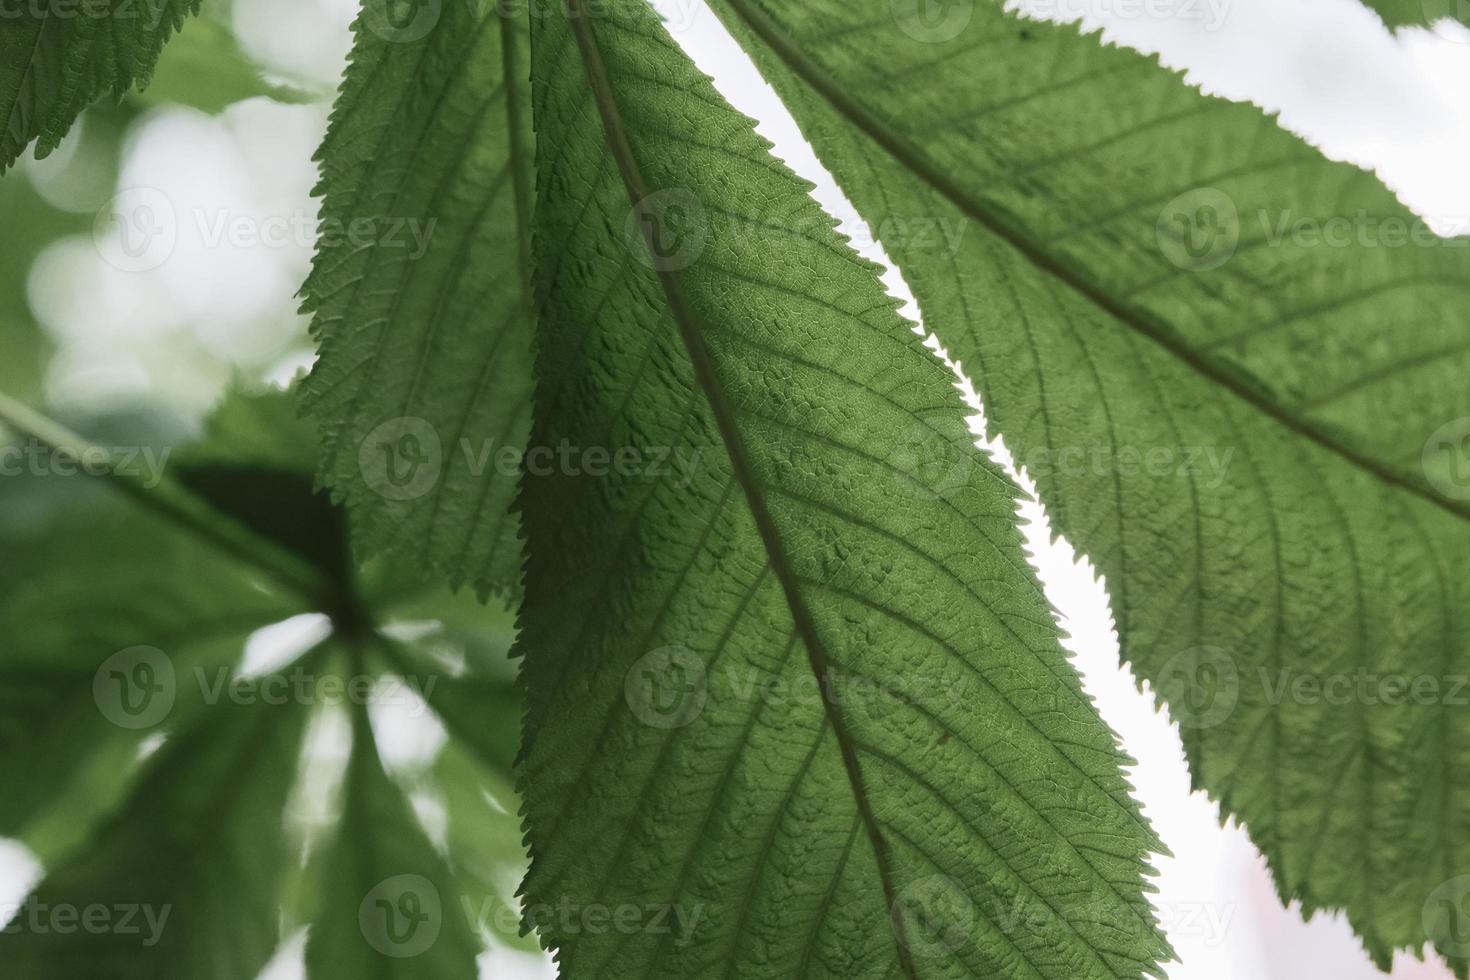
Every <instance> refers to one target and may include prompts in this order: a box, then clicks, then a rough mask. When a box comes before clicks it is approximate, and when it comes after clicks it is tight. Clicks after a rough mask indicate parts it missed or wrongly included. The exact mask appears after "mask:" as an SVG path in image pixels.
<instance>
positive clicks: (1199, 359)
mask: <svg viewBox="0 0 1470 980" xmlns="http://www.w3.org/2000/svg"><path fill="white" fill-rule="evenodd" d="M724 2H725V3H726V4H727V5H728V6H729V8H730V9H731V10H732V11H733V12H734V13H735V15H736V16H738V17H739V18H740V19H741V20H742V21H743V22H744V23H745V25H746V26H747V27H749V28H750V30H751V31H752V32H754V34H755V35H756V36H757V37H759V38H760V39H761V40H762V41H764V42H765V43H766V45H767V46H768V47H769V48H770V49H771V50H772V52H774V53H775V55H776V56H777V57H778V58H780V59H781V61H782V62H783V63H784V64H785V65H786V67H787V68H789V69H790V70H791V71H792V72H793V73H794V74H795V75H796V76H797V77H798V78H800V79H801V80H802V81H803V82H805V83H806V84H807V85H808V86H810V87H811V88H812V89H813V90H814V91H815V92H817V94H819V95H820V96H822V98H823V99H825V100H826V101H827V103H828V104H829V105H831V106H832V108H833V109H834V110H836V111H837V112H838V113H839V114H840V115H841V116H842V117H843V118H845V119H846V120H847V121H848V122H850V123H851V124H853V125H854V126H855V127H857V128H858V129H859V130H860V131H861V132H862V133H864V134H865V135H866V136H867V137H868V138H870V139H871V140H873V142H875V143H877V144H878V145H879V146H880V147H882V148H883V150H884V151H885V152H887V153H888V154H889V155H890V156H891V157H893V159H894V160H895V161H897V162H898V163H899V164H900V165H902V166H903V167H904V168H905V169H907V170H908V171H910V172H911V173H912V174H913V175H914V176H915V177H917V178H919V179H920V180H921V181H923V182H924V183H925V184H927V185H928V186H929V187H930V188H931V189H932V190H934V191H935V192H937V193H938V194H939V195H940V196H942V197H943V198H944V199H945V200H947V201H948V202H949V203H950V204H951V205H953V206H954V207H955V208H956V209H958V210H959V211H960V213H962V214H964V215H965V216H966V217H968V218H969V219H971V220H972V221H975V222H976V223H977V224H979V225H981V226H982V227H984V228H985V229H986V230H987V231H989V232H990V233H991V234H993V235H995V236H996V237H998V238H1000V239H1001V240H1002V241H1004V242H1005V243H1006V244H1008V245H1010V246H1011V247H1012V248H1014V249H1015V250H1016V251H1017V252H1018V253H1019V254H1020V255H1021V257H1022V258H1023V259H1025V260H1026V261H1027V262H1028V263H1030V264H1031V265H1032V266H1033V267H1035V268H1036V269H1038V270H1039V271H1041V272H1043V273H1045V274H1047V275H1049V276H1050V277H1052V278H1053V279H1056V280H1058V281H1059V282H1061V283H1062V285H1064V286H1066V287H1068V288H1069V289H1071V290H1072V291H1073V292H1075V293H1077V294H1079V295H1080V296H1082V297H1083V298H1084V299H1086V300H1087V301H1088V302H1090V303H1092V304H1093V305H1095V306H1097V307H1098V308H1099V309H1101V310H1103V312H1105V313H1107V314H1108V315H1110V316H1112V317H1113V318H1114V319H1116V320H1118V321H1119V322H1120V323H1122V324H1123V325H1124V326H1126V327H1128V328H1129V329H1130V330H1132V331H1134V332H1135V333H1138V334H1139V335H1141V336H1143V337H1145V338H1147V339H1148V340H1150V341H1152V342H1154V343H1155V344H1157V345H1158V346H1159V347H1161V348H1163V349H1164V350H1165V351H1167V352H1168V353H1169V354H1171V355H1173V356H1174V357H1175V358H1176V359H1177V360H1179V361H1180V362H1181V363H1183V364H1184V365H1185V366H1187V367H1189V368H1190V369H1191V370H1193V371H1195V372H1196V373H1197V374H1199V375H1201V376H1203V377H1204V378H1205V379H1207V380H1209V381H1212V382H1214V383H1215V384H1217V385H1220V386H1221V387H1223V388H1225V389H1226V390H1228V391H1230V392H1231V393H1232V394H1234V395H1236V396H1237V397H1239V398H1240V399H1242V400H1243V401H1245V402H1246V403H1247V404H1249V405H1252V406H1254V407H1255V408H1256V409H1258V410H1259V411H1261V412H1263V413H1264V414H1265V415H1267V416H1268V417H1270V418H1271V419H1273V420H1275V421H1276V422H1278V423H1279V424H1281V425H1283V426H1284V427H1286V428H1287V429H1289V430H1290V431H1291V432H1293V433H1295V434H1296V435H1298V436H1300V437H1301V438H1304V439H1306V440H1308V441H1310V442H1312V443H1315V444H1316V445H1318V446H1320V447H1322V448H1323V449H1325V450H1327V451H1328V452H1330V453H1332V454H1333V455H1335V456H1337V457H1339V458H1341V459H1343V460H1345V461H1347V462H1348V463H1350V464H1352V465H1353V466H1355V467H1357V468H1359V469H1361V470H1363V471H1364V472H1366V473H1368V474H1370V475H1371V476H1373V477H1375V478H1376V479H1378V480H1379V481H1381V482H1382V483H1384V484H1387V485H1389V486H1391V487H1394V488H1396V489H1399V490H1402V491H1404V492H1407V493H1410V494H1413V495H1414V496H1417V497H1419V498H1421V499H1423V500H1425V501H1427V502H1428V503H1430V504H1432V505H1433V506H1434V507H1436V508H1438V509H1440V510H1442V511H1445V512H1446V513H1449V514H1452V515H1454V516H1456V517H1459V518H1461V519H1463V520H1470V503H1460V502H1456V501H1452V500H1449V499H1446V498H1445V497H1442V496H1440V495H1439V494H1437V493H1435V492H1434V491H1433V490H1431V489H1430V488H1429V487H1427V486H1425V485H1424V484H1422V483H1420V482H1418V481H1416V480H1413V479H1410V478H1408V477H1406V476H1405V475H1404V474H1402V473H1399V472H1397V471H1395V470H1394V469H1392V468H1390V467H1389V466H1388V465H1386V464H1384V463H1382V462H1379V461H1378V460H1375V459H1373V458H1372V457H1370V456H1368V455H1367V454H1365V453H1363V452H1361V451H1359V450H1357V449H1355V448H1353V447H1352V446H1350V445H1348V444H1347V443H1346V442H1344V441H1341V440H1339V439H1337V438H1335V437H1334V436H1332V435H1331V434H1330V433H1328V432H1325V431H1322V430H1321V429H1319V428H1318V427H1316V426H1314V425H1313V424H1311V423H1310V422H1309V421H1307V420H1306V419H1304V418H1301V417H1300V416H1298V415H1295V414H1293V413H1292V412H1291V411H1289V410H1288V409H1287V408H1286V407H1284V406H1282V405H1280V404H1278V403H1277V402H1276V401H1274V400H1273V399H1272V398H1270V397H1268V396H1267V395H1266V394H1265V393H1264V392H1263V391H1262V390H1261V389H1260V388H1258V387H1256V386H1254V385H1252V384H1249V383H1247V382H1246V381H1245V380H1244V379H1243V378H1242V377H1240V376H1238V375H1236V374H1234V373H1232V372H1231V371H1229V370H1228V369H1226V368H1224V367H1222V366H1220V365H1218V364H1216V363H1214V362H1213V361H1211V360H1210V359H1209V358H1207V357H1204V356H1202V355H1201V354H1199V353H1198V352H1196V351H1195V350H1193V349H1191V348H1190V347H1189V346H1188V345H1186V344H1185V343H1184V342H1183V341H1182V340H1181V339H1180V338H1179V337H1178V336H1177V335H1176V334H1175V332H1174V331H1173V329H1172V328H1171V327H1170V325H1169V324H1168V322H1167V321H1166V320H1165V319H1163V318H1161V317H1158V316H1155V315H1153V314H1150V313H1149V312H1147V311H1145V310H1142V309H1139V308H1137V307H1134V306H1132V305H1130V304H1128V303H1127V302H1125V301H1123V300H1121V299H1117V298H1115V297H1113V296H1112V295H1111V294H1109V293H1108V291H1107V290H1105V289H1104V288H1102V287H1101V286H1099V285H1097V284H1094V283H1092V282H1090V281H1089V280H1088V279H1087V278H1085V277H1084V276H1082V275H1080V274H1079V273H1078V272H1076V271H1074V270H1073V269H1071V268H1070V267H1069V266H1067V265H1066V264H1064V263H1062V262H1060V261H1058V260H1057V259H1055V258H1053V257H1052V256H1051V255H1048V254H1047V253H1046V252H1045V251H1044V250H1043V249H1042V247H1041V245H1040V244H1038V243H1036V242H1034V241H1033V240H1032V238H1031V237H1030V236H1029V235H1028V234H1027V233H1026V231H1025V230H1024V229H1023V228H1022V227H1020V225H1019V223H1018V222H1015V221H1013V220H1011V219H1008V218H1007V217H1006V216H1005V215H1003V214H1002V213H1000V212H999V211H998V210H996V209H993V208H989V207H987V206H986V205H985V203H984V202H983V201H982V200H980V199H978V198H976V197H974V196H972V195H970V194H969V193H968V192H966V191H965V189H964V188H962V187H961V186H960V185H959V184H958V183H957V182H956V181H954V180H953V179H951V178H949V177H947V176H945V175H944V174H943V173H942V172H941V171H940V170H939V169H938V168H937V167H935V166H934V165H933V164H932V163H931V162H930V161H929V160H927V159H925V158H924V156H923V154H922V153H921V152H920V151H919V150H918V149H917V148H915V147H913V146H912V145H911V144H910V143H909V142H908V141H907V140H906V139H905V138H903V137H902V136H901V135H900V134H899V133H897V132H896V131H895V130H894V129H893V128H892V127H891V126H890V125H889V124H888V123H887V122H885V121H884V120H883V119H881V118H880V117H879V116H878V115H877V114H876V113H875V112H873V111H871V110H870V109H868V108H867V107H866V106H864V105H862V104H861V103H859V102H858V101H857V100H855V99H853V98H850V97H849V96H848V95H847V94H846V93H845V92H844V90H843V88H842V87H841V86H840V85H838V84H837V83H836V81H835V80H834V79H833V78H832V77H831V76H830V75H829V74H828V73H827V72H826V70H825V69H824V68H823V67H822V66H821V65H819V64H817V63H816V62H815V61H814V60H813V59H811V58H809V57H807V56H806V55H805V54H804V53H803V52H802V51H801V50H800V49H799V48H798V47H797V46H796V45H795V43H793V41H792V40H791V38H789V37H788V36H786V34H785V33H784V32H783V30H782V28H781V26H780V25H779V24H777V23H776V21H775V20H774V19H773V18H772V17H771V16H770V15H769V14H767V13H766V12H765V11H764V10H761V9H758V8H756V7H753V6H751V4H750V2H749V0H724Z"/></svg>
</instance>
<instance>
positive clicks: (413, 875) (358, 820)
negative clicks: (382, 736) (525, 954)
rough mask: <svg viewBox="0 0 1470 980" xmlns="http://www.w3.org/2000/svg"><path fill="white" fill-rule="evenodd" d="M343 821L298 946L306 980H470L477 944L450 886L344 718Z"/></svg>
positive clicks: (368, 743) (365, 738) (406, 808)
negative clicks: (347, 753) (347, 743)
mask: <svg viewBox="0 0 1470 980" xmlns="http://www.w3.org/2000/svg"><path fill="white" fill-rule="evenodd" d="M353 717H354V725H353V745H352V757H351V759H350V761H349V762H348V770H347V778H346V784H345V788H344V790H343V794H344V804H343V811H342V820H341V823H340V825H339V827H338V829H337V839H336V842H335V843H334V845H333V848H332V851H331V852H330V854H329V855H328V857H327V859H326V861H325V874H326V881H325V883H324V885H323V887H322V893H321V910H320V912H319V913H318V914H317V917H316V920H315V921H314V922H313V924H312V927H311V933H310V936H309V939H308V942H307V947H306V971H307V976H308V977H310V978H311V980H336V978H337V977H373V978H376V980H400V978H401V980H421V978H430V980H474V978H475V977H476V976H477V973H476V969H475V956H476V954H478V952H479V943H478V942H477V941H476V940H475V938H474V936H473V934H472V933H471V931H470V924H469V921H468V920H467V919H466V918H465V916H464V914H463V909H462V907H461V902H460V899H459V890H458V887H457V886H456V885H455V884H454V882H453V880H452V878H451V877H450V874H449V871H448V868H446V867H445V865H444V861H443V859H442V858H441V857H440V856H439V854H438V853H437V852H436V851H435V850H434V847H433V845H432V844H431V843H430V842H429V839H428V837H427V836H425V834H424V830H423V828H422V827H421V826H420V825H419V822H418V818H417V817H415V816H414V812H413V809H412V807H411V806H410V805H409V801H408V799H407V798H406V797H405V796H404V795H403V792H402V791H401V790H400V789H399V788H398V786H397V785H396V784H395V783H394V782H393V781H392V780H391V779H389V778H388V775H387V774H386V773H385V772H384V771H383V764H382V762H381V761H380V760H379V758H378V752H377V748H376V747H375V746H374V743H373V735H372V730H371V726H370V725H369V723H368V720H367V715H366V712H365V711H363V710H358V711H355V712H354V713H353Z"/></svg>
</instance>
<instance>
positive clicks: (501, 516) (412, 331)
mask: <svg viewBox="0 0 1470 980" xmlns="http://www.w3.org/2000/svg"><path fill="white" fill-rule="evenodd" d="M480 6H481V5H476V4H466V3H447V4H445V5H444V6H443V9H442V11H441V12H440V14H439V17H438V20H437V21H436V22H435V26H434V27H433V29H432V30H431V31H429V32H428V33H427V34H426V35H424V36H423V37H421V38H417V39H404V38H401V37H397V36H394V35H393V34H391V33H388V32H384V31H383V30H382V29H381V25H379V24H378V23H377V20H376V18H379V17H381V16H382V14H381V11H378V10H376V8H370V9H367V10H365V11H364V13H363V14H362V16H361V18H360V19H359V21H358V23H357V25H356V27H355V32H356V37H357V42H356V45H355V47H354V49H353V54H352V62H351V66H350V67H349V69H348V72H347V76H346V80H345V81H344V83H343V88H342V91H341V93H340V95H339V97H338V100H337V104H336V108H335V110H334V111H333V115H332V123H331V127H330V130H329V132H328V134H327V138H326V141H325V143H324V144H323V145H322V148H321V149H320V151H319V152H318V154H317V156H318V159H319V160H320V162H321V165H322V179H321V183H320V185H319V187H318V191H317V192H318V194H319V195H321V196H322V198H323V209H322V210H323V222H324V229H325V234H324V236H323V238H322V240H321V243H320V245H319V248H318V252H317V256H316V262H315V264H314V266H313V270H312V274H311V277H310V279H309V280H308V281H307V284H306V286H305V290H304V292H305V296H306V304H305V308H306V309H307V310H308V311H311V312H313V313H314V314H315V317H314V320H313V323H312V332H313V335H314V336H315V338H316V340H317V342H318V345H319V348H320V358H319V360H318V362H317V364H316V366H315V368H314V369H313V371H312V373H311V375H310V377H309V378H308V379H307V381H306V383H305V385H304V386H303V404H304V406H305V408H306V410H307V412H308V413H309V414H311V415H312V416H313V417H315V418H316V419H317V421H318V423H319V424H320V426H321V429H322V441H323V463H322V476H323V478H324V480H325V482H326V483H327V484H328V485H329V486H330V487H331V488H332V490H333V492H334V494H335V495H336V496H337V497H338V498H340V499H342V500H344V501H345V503H346V505H347V508H348V510H349V512H350V513H351V515H352V519H353V534H354V542H355V543H356V545H357V548H358V552H359V555H360V556H362V557H368V556H371V555H374V554H376V553H379V552H387V553H389V554H391V555H393V557H394V559H395V561H397V562H398V563H400V565H401V566H402V567H404V568H405V569H406V570H410V571H422V572H434V573H437V575H438V576H439V577H447V578H449V579H450V580H451V581H452V582H453V583H454V585H455V586H456V587H458V586H459V585H460V584H463V583H465V582H469V583H470V584H472V585H474V586H475V588H476V589H477V590H478V591H479V592H481V593H482V594H487V593H490V592H498V593H509V592H513V591H514V589H515V588H516V584H517V583H516V577H517V573H518V571H519V567H520V548H519V540H518V536H517V535H518V528H517V523H516V519H515V517H514V515H513V514H511V513H510V505H511V503H512V501H513V498H514V495H515V486H516V477H517V474H518V472H519V456H518V455H517V453H518V452H519V451H520V450H523V449H524V447H525V438H526V433H527V431H528V429H529V425H530V401H531V397H530V388H531V339H530V317H529V315H528V313H527V301H526V295H527V288H528V287H527V283H528V269H527V266H528V264H529V259H528V255H529V247H530V246H529V237H528V236H529V231H528V230H527V228H526V220H527V219H526V214H527V208H528V206H529V202H528V200H527V199H526V196H527V195H528V194H529V189H530V174H529V168H530V166H531V159H530V153H531V149H530V134H529V102H528V100H529V83H528V81H527V79H526V78H525V77H523V76H524V75H525V72H526V64H527V60H526V59H527V57H528V55H527V52H526V50H525V47H526V29H525V26H524V24H522V23H520V22H518V21H515V20H513V19H511V18H508V17H501V16H496V15H495V14H494V13H493V11H488V10H487V11H481V10H480ZM338 232H340V233H338Z"/></svg>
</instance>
